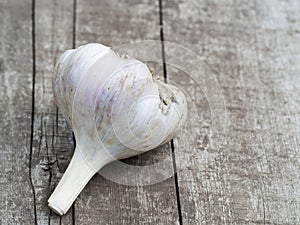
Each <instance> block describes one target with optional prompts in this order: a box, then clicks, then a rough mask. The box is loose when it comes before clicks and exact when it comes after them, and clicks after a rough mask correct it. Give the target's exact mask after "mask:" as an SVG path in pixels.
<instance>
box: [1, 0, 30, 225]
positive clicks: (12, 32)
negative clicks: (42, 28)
mask: <svg viewBox="0 0 300 225" xmlns="http://www.w3.org/2000/svg"><path fill="white" fill-rule="evenodd" d="M0 15H1V21H2V22H1V23H0V28H1V34H0V39H1V50H0V83H1V85H0V95H1V98H0V118H1V136H0V171H1V172H0V224H3V225H9V224H25V223H29V224H34V203H35V202H34V198H33V189H32V186H31V179H30V176H29V175H30V174H29V173H30V164H29V162H30V160H29V159H30V155H31V149H30V137H31V116H32V115H31V103H32V72H33V71H32V42H31V40H32V39H31V2H30V1H28V0H25V1H10V0H9V1H8V0H7V1H5V0H1V1H0ZM12 15H13V16H12ZM3 21H5V22H3Z"/></svg>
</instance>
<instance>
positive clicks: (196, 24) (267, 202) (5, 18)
mask: <svg viewBox="0 0 300 225" xmlns="http://www.w3.org/2000/svg"><path fill="white" fill-rule="evenodd" d="M159 3H162V4H161V6H160V5H159ZM299 12H300V3H299V1H296V0H287V1H279V0H257V1H255V0H250V1H244V0H243V1H234V0H202V1H196V0H185V1H181V0H174V1H165V0H162V1H161V2H159V1H151V0H139V1H125V0H121V1H117V0H103V1H97V0H65V1H59V0H53V1H47V0H39V1H34V0H33V1H28V0H22V1H18V0H0V17H1V23H0V28H1V34H0V40H1V51H0V93H1V99H0V107H1V108H0V118H1V121H2V129H1V135H0V171H1V173H0V224H1V225H2V224H3V225H10V224H42V225H43V224H114V225H115V224H282V225H286V224H290V225H292V224H293V225H297V224H300V175H299V169H300V153H299V144H300V143H299V142H300V128H299V127H300V126H299V125H300V120H299V118H300V117H299V112H300V100H299V99H300V98H299V97H300V91H299V90H300V76H299V72H300V66H299V63H298V61H299V59H300V42H299V37H300V14H299ZM161 16H162V17H161ZM160 23H163V25H162V26H161V25H160ZM161 32H162V33H161ZM162 35H163V36H162ZM162 38H164V39H165V40H166V41H171V42H175V43H177V44H179V45H182V46H185V47H186V48H188V49H190V50H192V51H193V52H194V53H195V54H197V55H199V56H201V57H202V58H203V59H204V60H205V62H206V63H207V64H208V65H209V66H210V68H211V70H212V72H213V74H209V73H208V75H212V76H215V77H216V79H217V81H218V84H219V86H220V92H221V93H222V95H223V97H224V103H225V105H226V115H225V116H224V123H226V125H227V130H226V133H223V132H222V130H219V131H217V132H215V130H213V128H212V125H213V124H214V119H215V118H212V108H211V105H212V103H211V102H210V101H209V100H208V99H210V98H209V97H208V96H207V89H205V88H204V89H203V88H201V84H200V85H199V84H198V83H197V82H195V81H192V80H191V79H190V77H189V74H186V73H184V72H183V71H180V70H178V69H177V68H174V67H172V66H170V65H168V66H167V67H166V68H167V70H166V71H163V69H162V68H163V67H162V65H163V64H162V62H163V58H161V63H156V64H154V65H153V66H154V67H155V69H156V71H157V72H158V73H159V74H160V75H162V76H163V75H165V76H166V77H167V78H168V80H171V81H173V82H174V83H176V84H178V85H179V86H181V88H183V90H185V92H186V94H187V96H188V103H189V110H190V111H189V117H188V122H187V126H186V128H185V129H184V130H183V131H182V132H181V134H180V135H179V137H178V138H176V139H175V140H174V142H173V144H171V143H168V144H166V145H165V146H163V147H161V148H159V149H156V150H154V151H151V152H148V153H145V154H143V155H140V156H137V157H134V158H130V159H127V160H125V162H126V163H129V164H132V165H149V164H152V163H153V162H157V161H160V160H162V159H164V158H165V157H168V156H169V157H170V156H172V154H174V156H175V165H176V167H177V168H178V173H177V175H176V176H174V177H172V178H170V179H168V180H166V181H164V182H161V183H158V184H154V185H150V186H138V187H135V186H126V185H121V184H117V183H114V182H112V181H109V180H107V179H105V178H104V177H102V176H100V175H98V174H97V175H96V176H95V177H94V178H93V179H92V180H91V181H90V182H89V184H88V185H87V186H86V188H85V189H84V190H83V192H82V193H81V194H80V196H79V197H78V199H77V200H76V202H75V204H74V205H73V206H72V208H71V209H70V211H69V212H68V214H67V215H65V216H63V217H60V216H58V215H56V214H54V213H52V212H51V211H50V210H49V208H48V207H47V199H48V197H49V196H50V194H51V192H52V191H53V189H54V188H55V186H56V185H57V183H58V181H59V179H60V178H61V177H62V175H63V173H64V171H65V169H66V167H67V165H68V163H69V161H70V159H71V157H72V154H73V150H74V144H75V143H74V141H73V136H72V131H71V129H70V127H69V126H68V125H67V123H66V120H65V119H64V118H63V117H62V115H61V114H60V112H59V110H57V107H56V105H55V101H54V97H53V91H52V80H51V79H52V71H53V67H54V65H55V62H56V61H57V59H58V57H59V55H60V54H61V53H62V52H63V51H64V50H66V49H69V48H72V47H75V46H79V45H82V44H86V43H88V42H99V43H102V44H106V45H110V46H118V45H120V44H124V43H128V42H132V41H135V40H144V39H156V40H161V39H162ZM164 52H165V55H166V59H165V60H166V61H168V57H171V56H173V55H174V54H176V56H177V57H178V58H179V59H180V57H182V61H184V60H187V61H186V63H192V62H193V60H194V59H187V58H184V55H183V54H182V55H181V54H180V53H178V52H176V49H174V48H173V49H172V48H168V46H166V47H165V49H164ZM163 72H165V74H164V73H163ZM206 88H210V89H216V88H217V86H210V87H206ZM214 110H218V109H214ZM219 112H222V110H221V109H220V111H219ZM216 138H222V140H223V141H222V143H221V145H220V147H218V146H216ZM172 150H174V153H172ZM170 164H172V163H171V162H170ZM181 165H183V168H181ZM170 166H173V165H170ZM124 179H127V178H126V177H124Z"/></svg>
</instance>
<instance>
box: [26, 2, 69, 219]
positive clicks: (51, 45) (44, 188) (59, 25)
mask: <svg viewBox="0 0 300 225" xmlns="http://www.w3.org/2000/svg"><path fill="white" fill-rule="evenodd" d="M72 40H73V0H67V1H59V0H54V1H36V5H35V65H36V71H35V99H34V101H35V108H34V131H33V132H34V133H33V151H32V179H33V184H34V188H35V194H36V215H37V223H38V224H72V223H73V222H75V221H73V215H72V214H73V211H72V210H70V211H69V212H68V214H67V215H66V216H64V217H60V216H58V215H56V214H55V213H53V212H52V211H51V210H50V209H49V208H48V204H47V200H48V198H49V196H50V195H51V193H52V192H53V190H54V188H55V186H56V185H57V183H58V182H59V180H60V178H61V177H62V175H63V173H64V171H65V169H66V167H67V165H68V164H69V162H70V159H71V157H72V154H73V150H74V143H73V138H72V130H71V128H70V127H69V126H68V124H67V123H66V120H65V119H64V118H63V116H62V115H61V113H60V111H59V110H58V109H57V106H56V103H55V100H54V95H53V88H52V80H53V70H54V66H55V63H56V61H57V60H58V57H59V56H60V55H61V54H62V52H63V51H65V50H67V49H70V48H72V46H73V43H72Z"/></svg>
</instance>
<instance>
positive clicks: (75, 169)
mask: <svg viewBox="0 0 300 225" xmlns="http://www.w3.org/2000/svg"><path fill="white" fill-rule="evenodd" d="M105 164H106V161H105V160H103V163H102V164H101V163H100V162H98V166H99V169H100V168H101V167H102V166H103V165H105ZM97 171H98V170H97V169H94V167H93V166H92V165H89V164H88V163H87V161H86V160H85V158H84V157H83V155H82V153H81V151H80V149H79V147H76V149H75V151H74V155H73V158H72V160H71V162H70V164H69V166H68V168H67V170H66V171H65V173H64V176H63V177H62V179H61V180H60V182H59V183H58V185H57V187H56V188H55V191H54V192H53V193H52V195H51V197H50V198H49V200H48V205H49V207H50V208H51V209H52V210H54V211H55V212H56V213H58V214H59V215H64V214H65V213H66V212H67V211H68V210H69V208H70V207H71V206H72V203H73V202H74V201H75V199H76V198H77V196H78V195H79V193H80V192H81V191H82V189H83V188H84V186H85V185H86V184H87V183H88V182H89V180H90V179H91V178H92V177H93V176H94V174H95V173H96V172H97Z"/></svg>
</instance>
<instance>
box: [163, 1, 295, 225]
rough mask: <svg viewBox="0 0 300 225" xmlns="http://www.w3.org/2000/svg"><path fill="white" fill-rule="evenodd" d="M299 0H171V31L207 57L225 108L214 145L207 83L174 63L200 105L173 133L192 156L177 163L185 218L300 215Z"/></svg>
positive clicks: (247, 220)
mask: <svg viewBox="0 0 300 225" xmlns="http://www.w3.org/2000/svg"><path fill="white" fill-rule="evenodd" d="M299 6H300V5H299V3H298V2H297V1H285V2H283V1H267V0H266V1H192V0H190V1H184V2H182V1H176V2H175V3H174V2H171V1H164V4H163V8H164V32H165V39H166V40H167V41H173V42H176V43H178V44H181V45H183V46H186V47H187V48H190V49H192V50H193V51H194V52H195V53H196V54H198V55H200V56H202V57H203V58H204V59H205V61H206V62H207V63H208V64H209V65H210V68H211V69H212V70H213V72H215V76H216V77H217V79H218V81H219V84H220V86H221V89H222V92H223V95H224V99H225V103H226V108H227V119H226V117H224V122H227V123H228V127H227V133H226V134H225V136H224V138H225V139H224V142H223V144H222V145H221V147H220V148H213V147H212V145H211V144H212V142H214V134H213V133H212V134H211V133H210V130H211V124H212V121H211V118H210V117H209V115H210V110H211V109H210V108H209V102H207V98H206V97H205V93H203V91H201V89H200V88H199V85H197V84H195V83H193V82H188V79H187V78H186V77H187V76H188V75H186V74H184V73H183V72H179V71H176V70H175V69H172V68H169V67H168V77H169V78H170V79H172V80H175V81H177V82H178V83H179V84H180V85H181V86H182V87H183V88H185V89H186V90H187V92H188V93H190V95H189V103H190V104H191V105H193V104H194V105H195V106H196V109H198V111H197V110H194V111H193V112H195V113H192V114H191V116H190V117H189V119H190V124H192V129H189V130H187V131H185V132H183V134H182V136H181V137H180V138H178V139H177V140H175V152H176V162H177V164H180V163H182V162H184V161H185V160H187V159H191V160H190V162H189V163H188V166H186V167H185V168H184V169H182V170H181V171H179V173H178V178H179V181H178V182H179V190H180V201H181V203H182V204H181V210H182V215H183V224H299V223H300V217H299V215H300V201H299V199H300V198H299V195H300V192H299V188H300V183H299V174H298V173H297V172H295V171H298V170H299V138H300V136H299V119H297V118H299V100H298V99H299V97H298V98H297V96H299V83H300V77H299V76H298V75H296V74H299V65H298V64H297V59H299V53H300V52H299V49H300V48H299V47H300V44H299V41H297V39H298V38H299V29H300V27H299V14H298V13H297V12H298V11H299ZM175 21H176V22H175ZM166 54H170V55H172V54H173V52H172V49H166ZM178 57H180V56H178ZM190 60H191V61H192V62H193V59H190ZM200 86H201V85H200ZM208 88H216V87H213V86H211V87H208ZM206 107H208V108H206ZM196 121H198V122H196ZM207 124H208V126H207ZM181 139H187V140H189V141H182V140H181ZM197 142H198V145H197ZM188 143H189V145H191V146H189V145H188ZM205 143H206V144H207V143H208V145H207V146H205V145H206V144H205Z"/></svg>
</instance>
